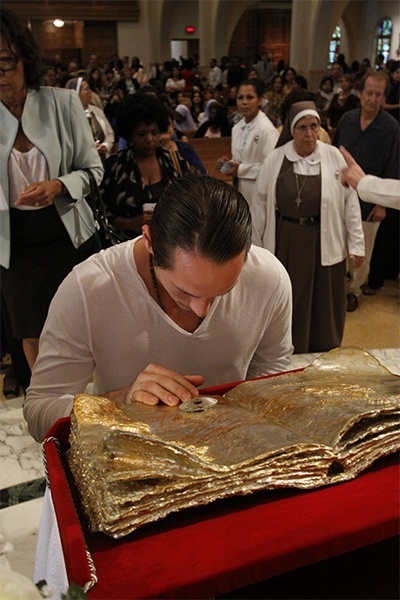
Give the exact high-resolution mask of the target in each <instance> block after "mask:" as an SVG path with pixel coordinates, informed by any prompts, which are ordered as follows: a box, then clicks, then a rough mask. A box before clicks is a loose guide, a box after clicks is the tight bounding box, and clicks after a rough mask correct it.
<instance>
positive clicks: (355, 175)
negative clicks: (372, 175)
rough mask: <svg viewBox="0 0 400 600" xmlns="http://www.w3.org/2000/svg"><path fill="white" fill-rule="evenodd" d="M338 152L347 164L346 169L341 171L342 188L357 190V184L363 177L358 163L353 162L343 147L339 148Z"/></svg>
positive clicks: (363, 174)
mask: <svg viewBox="0 0 400 600" xmlns="http://www.w3.org/2000/svg"><path fill="white" fill-rule="evenodd" d="M339 150H340V152H341V153H342V154H343V156H344V159H345V161H346V162H347V165H348V166H347V167H345V168H344V169H342V179H341V182H342V184H343V185H344V186H346V187H348V186H349V185H351V187H352V188H353V189H354V190H357V186H358V182H359V181H360V179H362V178H363V177H365V173H364V171H363V170H362V168H361V167H360V165H359V164H358V163H356V161H355V160H354V158H353V157H352V155H351V154H350V152H348V151H347V150H346V148H345V147H344V146H340V148H339Z"/></svg>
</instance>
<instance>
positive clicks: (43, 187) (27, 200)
mask: <svg viewBox="0 0 400 600" xmlns="http://www.w3.org/2000/svg"><path fill="white" fill-rule="evenodd" d="M63 190H64V186H63V184H62V183H61V181H60V180H59V179H50V180H49V181H36V182H35V183H31V184H30V185H28V186H27V187H26V188H25V189H24V190H23V191H22V192H21V194H20V195H19V198H17V200H16V201H15V204H14V206H21V205H26V206H35V207H39V206H49V205H50V204H52V203H53V198H54V197H55V196H61V195H62V193H63Z"/></svg>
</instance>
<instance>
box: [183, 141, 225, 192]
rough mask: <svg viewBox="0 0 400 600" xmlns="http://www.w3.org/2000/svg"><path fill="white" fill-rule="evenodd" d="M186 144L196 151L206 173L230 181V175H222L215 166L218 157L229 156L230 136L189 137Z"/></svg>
mask: <svg viewBox="0 0 400 600" xmlns="http://www.w3.org/2000/svg"><path fill="white" fill-rule="evenodd" d="M188 144H190V146H192V148H193V149H194V150H195V151H196V152H197V154H198V155H199V157H200V158H201V160H202V161H203V164H204V166H205V168H206V171H207V174H208V175H211V176H212V177H216V178H217V179H222V180H223V181H227V182H228V183H231V182H232V177H229V176H228V175H224V173H221V171H219V169H218V167H217V166H216V162H217V160H218V158H221V156H227V157H228V158H231V156H232V155H231V138H230V137H221V138H190V139H189V140H188Z"/></svg>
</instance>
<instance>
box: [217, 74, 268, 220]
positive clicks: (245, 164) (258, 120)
mask: <svg viewBox="0 0 400 600" xmlns="http://www.w3.org/2000/svg"><path fill="white" fill-rule="evenodd" d="M263 92H264V85H263V83H262V82H261V83H260V82H259V81H258V80H255V79H252V80H247V81H244V82H243V83H242V84H241V85H240V87H239V89H238V94H237V106H238V110H239V112H240V113H241V115H242V117H243V118H242V119H241V120H240V121H239V123H237V124H236V125H235V126H234V127H233V129H232V145H231V150H232V160H230V159H229V158H227V157H226V156H223V157H222V158H221V159H220V160H219V161H218V163H219V165H220V166H221V165H222V163H227V162H228V163H229V166H230V169H229V171H228V170H227V168H228V166H226V170H224V172H225V173H226V174H227V175H229V176H231V177H234V178H235V179H236V183H237V185H238V188H239V191H240V192H241V193H242V194H243V196H244V197H245V198H246V200H247V202H248V203H249V206H250V211H251V213H252V218H253V219H254V215H253V210H252V205H253V196H254V192H255V185H256V178H257V175H258V172H259V170H260V168H261V165H262V163H263V162H264V160H265V159H266V157H267V156H268V154H270V153H271V152H272V150H273V149H274V148H275V144H276V142H277V141H278V137H279V135H278V132H277V130H276V129H275V127H274V126H273V124H272V123H271V121H270V120H269V119H268V117H267V116H266V115H265V114H264V113H263V112H262V111H261V110H260V105H261V101H262V98H263Z"/></svg>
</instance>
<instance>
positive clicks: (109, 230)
mask: <svg viewBox="0 0 400 600" xmlns="http://www.w3.org/2000/svg"><path fill="white" fill-rule="evenodd" d="M85 172H86V173H87V174H88V175H89V181H90V194H88V196H86V201H87V202H88V204H89V206H90V208H91V209H92V212H93V217H94V224H95V227H96V233H95V236H96V244H95V245H96V249H97V250H104V249H105V248H110V247H111V246H116V245H117V244H121V243H122V242H126V241H127V240H129V239H130V238H128V237H127V236H126V235H125V234H124V233H123V232H122V231H118V230H117V229H115V227H113V226H112V225H111V223H110V222H109V220H108V218H107V209H106V205H105V204H104V200H103V198H102V195H101V193H100V190H99V187H98V185H97V183H96V180H95V178H94V176H93V173H92V172H91V171H90V170H89V169H85Z"/></svg>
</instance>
